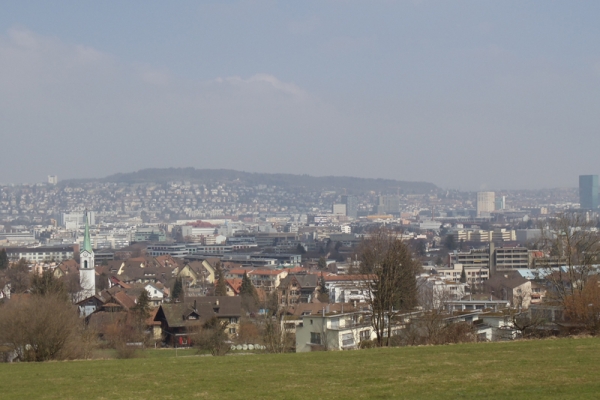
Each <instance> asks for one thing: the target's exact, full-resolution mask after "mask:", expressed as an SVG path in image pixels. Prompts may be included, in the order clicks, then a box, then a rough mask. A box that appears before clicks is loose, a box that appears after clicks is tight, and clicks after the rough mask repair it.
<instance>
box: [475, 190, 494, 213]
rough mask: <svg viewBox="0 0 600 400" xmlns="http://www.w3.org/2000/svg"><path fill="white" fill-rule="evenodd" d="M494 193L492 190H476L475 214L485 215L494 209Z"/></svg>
mask: <svg viewBox="0 0 600 400" xmlns="http://www.w3.org/2000/svg"><path fill="white" fill-rule="evenodd" d="M495 199H496V194H495V193H494V192H477V216H478V217H486V216H489V214H490V213H491V212H492V211H494V210H495V206H496V204H495Z"/></svg>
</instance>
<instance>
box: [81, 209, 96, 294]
mask: <svg viewBox="0 0 600 400" xmlns="http://www.w3.org/2000/svg"><path fill="white" fill-rule="evenodd" d="M84 218H85V234H84V237H83V246H82V248H81V249H80V251H79V284H80V285H81V292H80V296H79V298H80V299H87V298H88V297H91V296H93V295H95V294H96V270H95V268H94V250H93V249H92V240H91V239H90V226H89V223H88V215H87V211H86V212H85V216H84Z"/></svg>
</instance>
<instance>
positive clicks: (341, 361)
mask: <svg viewBox="0 0 600 400" xmlns="http://www.w3.org/2000/svg"><path fill="white" fill-rule="evenodd" d="M191 354H192V353H191V352H190V351H187V352H186V351H180V352H179V353H178V355H179V357H177V358H175V353H174V351H172V350H152V351H147V352H146V355H145V357H143V358H136V359H130V360H94V361H69V362H49V363H39V364H38V363H29V364H27V363H21V364H0V397H2V398H10V399H19V398H23V399H37V398H42V399H158V398H160V399H195V398H198V399H221V398H223V399H255V398H272V399H304V398H313V399H337V398H363V399H387V398H406V399H421V398H422V399H442V398H443V399H456V398H458V399H471V398H473V399H501V398H511V399H514V398H520V399H542V398H543V399H547V398H556V399H597V398H600V376H599V374H600V339H596V338H585V339H560V340H540V341H523V342H512V343H484V344H465V345H454V346H436V347H412V348H392V349H372V350H362V351H347V352H327V353H325V352H320V353H305V354H283V355H271V354H261V355H233V356H226V357H201V356H194V355H191Z"/></svg>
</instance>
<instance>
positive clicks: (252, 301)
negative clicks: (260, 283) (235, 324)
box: [240, 272, 258, 312]
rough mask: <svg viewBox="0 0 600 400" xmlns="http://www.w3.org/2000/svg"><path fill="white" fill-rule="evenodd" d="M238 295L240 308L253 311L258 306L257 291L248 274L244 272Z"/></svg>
mask: <svg viewBox="0 0 600 400" xmlns="http://www.w3.org/2000/svg"><path fill="white" fill-rule="evenodd" d="M240 297H241V298H242V308H243V309H244V310H246V311H247V312H254V311H256V308H257V306H258V293H257V292H256V288H255V287H254V285H253V284H252V281H251V280H250V278H248V274H246V273H245V272H244V277H243V278H242V286H240Z"/></svg>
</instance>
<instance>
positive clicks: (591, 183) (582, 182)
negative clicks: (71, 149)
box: [579, 175, 598, 210]
mask: <svg viewBox="0 0 600 400" xmlns="http://www.w3.org/2000/svg"><path fill="white" fill-rule="evenodd" d="M579 206H580V207H581V208H582V209H585V210H591V209H596V208H598V175H579Z"/></svg>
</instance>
